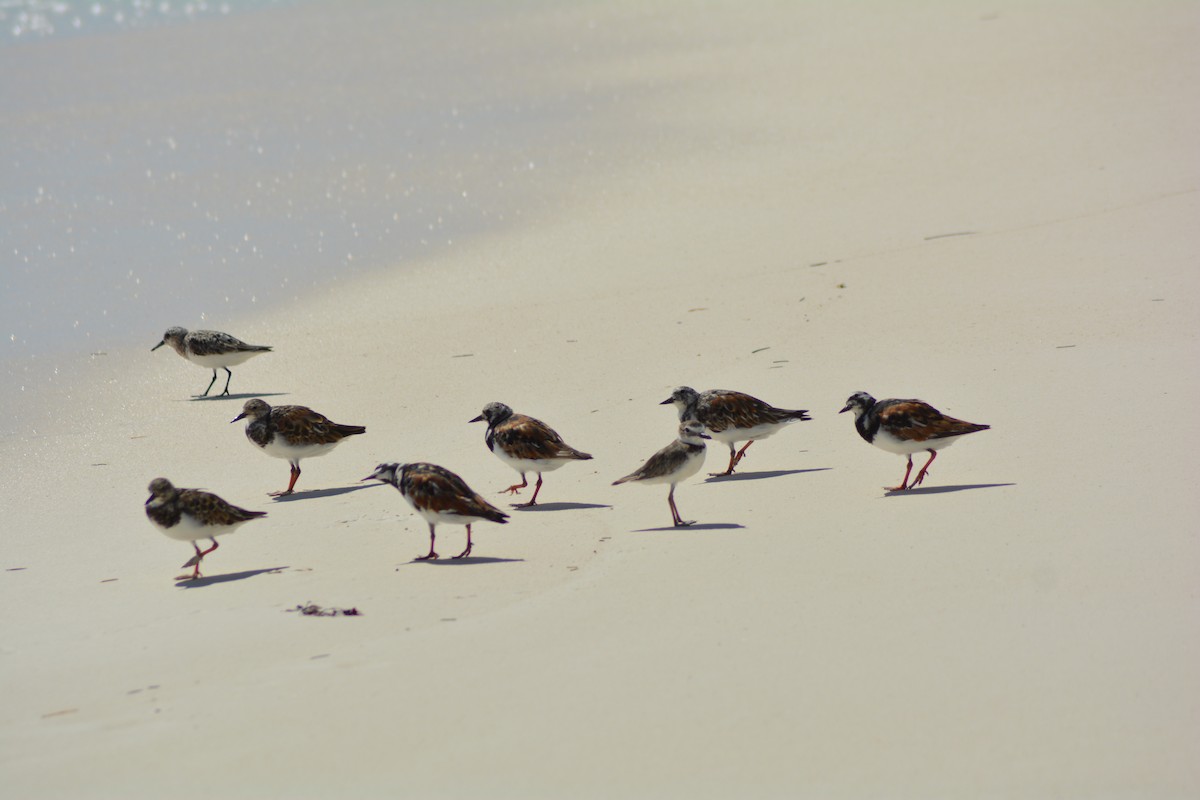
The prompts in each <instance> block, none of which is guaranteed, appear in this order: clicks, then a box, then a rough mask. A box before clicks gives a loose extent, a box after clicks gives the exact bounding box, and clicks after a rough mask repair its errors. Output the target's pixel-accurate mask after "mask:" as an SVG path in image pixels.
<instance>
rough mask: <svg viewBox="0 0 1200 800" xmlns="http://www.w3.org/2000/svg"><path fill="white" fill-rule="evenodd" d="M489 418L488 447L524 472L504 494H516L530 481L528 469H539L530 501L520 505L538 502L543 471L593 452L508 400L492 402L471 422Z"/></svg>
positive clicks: (586, 456) (587, 458)
mask: <svg viewBox="0 0 1200 800" xmlns="http://www.w3.org/2000/svg"><path fill="white" fill-rule="evenodd" d="M483 420H487V424H488V428H487V433H486V434H484V437H483V440H484V442H486V443H487V447H488V450H491V451H492V452H493V453H495V454H496V457H497V458H499V459H500V460H501V461H503V462H504V463H505V464H508V465H509V466H510V467H512V468H513V469H515V470H516V471H517V472H519V473H520V474H521V482H520V483H515V484H513V485H512V486H510V487H508V488H507V489H503V490H501V494H503V493H504V492H508V493H509V494H516V493H518V492H520V491H521V490H522V489H524V488H525V487H526V486H528V485H529V481H527V480H525V473H526V472H536V473H537V476H538V479H537V484H536V485H534V487H533V497H531V498H530V499H529V502H528V503H519V504H517V506H516V507H517V508H528V507H529V506H533V505H537V496H538V492H539V491H541V489H542V473H543V472H551V471H552V470H556V469H558V468H559V467H561V466H562V465H563V464H565V463H567V462H568V461H590V460H591V458H592V457H591V455H589V454H587V453H581V452H580V451H578V450H576V449H575V448H574V447H571V446H570V445H569V444H567V443H566V442H564V441H563V438H562V437H561V436H559V435H558V433H557V432H555V430H554V429H553V428H551V427H550V426H549V425H547V424H546V423H544V422H542V421H541V420H539V419H534V418H533V417H527V416H525V415H524V414H514V413H513V410H512V409H511V408H509V407H508V406H506V405H504V403H488V404H487V405H486V406H484V407H483V413H482V414H480V415H479V416H478V417H476V418H475V419H473V420H470V421H471V422H482V421H483Z"/></svg>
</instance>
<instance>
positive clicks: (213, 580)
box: [175, 567, 288, 589]
mask: <svg viewBox="0 0 1200 800" xmlns="http://www.w3.org/2000/svg"><path fill="white" fill-rule="evenodd" d="M285 569H288V567H268V568H267V569H248V570H246V571H245V572H228V573H226V574H224V575H202V576H200V577H199V578H196V579H194V580H193V579H192V578H181V579H179V580H177V581H176V582H175V585H176V586H178V587H179V588H180V589H202V588H204V587H205V586H212V585H214V584H218V583H229V582H230V581H240V580H245V579H246V578H253V577H254V576H255V575H265V574H272V573H279V572H282V571H283V570H285Z"/></svg>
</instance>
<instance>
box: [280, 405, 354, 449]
mask: <svg viewBox="0 0 1200 800" xmlns="http://www.w3.org/2000/svg"><path fill="white" fill-rule="evenodd" d="M271 422H272V423H274V427H275V430H276V431H278V432H279V434H280V435H282V436H283V438H284V439H285V440H287V441H288V442H289V443H291V444H295V445H306V444H334V443H335V442H340V441H341V440H342V439H345V438H346V437H347V436H353V435H355V434H358V433H365V432H366V430H367V429H366V428H364V427H362V426H361V425H339V424H338V423H336V422H333V421H332V420H330V419H329V418H328V417H326V416H325V415H324V414H320V413H318V412H316V411H313V410H312V409H311V408H306V407H304V406H275V407H274V408H272V409H271Z"/></svg>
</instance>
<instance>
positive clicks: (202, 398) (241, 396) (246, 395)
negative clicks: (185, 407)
mask: <svg viewBox="0 0 1200 800" xmlns="http://www.w3.org/2000/svg"><path fill="white" fill-rule="evenodd" d="M288 394H291V392H238V393H237V394H210V395H203V394H194V395H192V396H191V397H189V398H188V399H187V402H189V403H203V402H206V401H209V400H251V399H253V398H255V397H284V396H285V395H288Z"/></svg>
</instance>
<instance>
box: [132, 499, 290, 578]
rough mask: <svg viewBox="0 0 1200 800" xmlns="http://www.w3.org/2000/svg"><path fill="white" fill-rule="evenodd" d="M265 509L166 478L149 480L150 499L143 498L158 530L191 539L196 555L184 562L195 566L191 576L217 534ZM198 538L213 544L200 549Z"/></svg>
mask: <svg viewBox="0 0 1200 800" xmlns="http://www.w3.org/2000/svg"><path fill="white" fill-rule="evenodd" d="M266 515H267V512H265V511H247V510H246V509H244V508H238V507H237V506H235V505H232V504H231V503H227V502H225V501H224V500H222V499H221V498H219V497H217V496H216V495H215V494H212V493H211V492H204V491H201V490H199V489H176V488H175V487H174V486H172V485H171V482H170V481H169V480H167V479H166V478H155V479H154V480H152V481H150V499H149V500H147V501H146V516H147V517H149V518H150V521H151V522H153V523H154V524H155V525H156V526H157V527H158V529H159V530H161V531H162V532H163V533H165V534H166V535H167V536H170V537H171V538H172V539H178V540H179V541H181V542H191V543H192V547H194V548H196V555H194V556H192V558H191V560H190V561H188V562H187V563H186V564H184V565H183V566H184V567H195V569H193V570H192V579H193V580H194V579H196V578H198V577H200V562H201V561H203V560H204V557H205V556H206V555H208V554H209V553H211V552H212V551H213V550H216V549H217V537H218V536H224V535H225V534H227V533H233V532H234V531H236V530H237V529H238V527H239V526H241V525H242V524H243V523H246V522H249V521H250V520H252V519H258V518H259V517H265V516H266ZM198 539H208V540H209V541H211V542H212V547H210V548H208V549H207V550H201V549H200V545H198V544H196V540H198Z"/></svg>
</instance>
